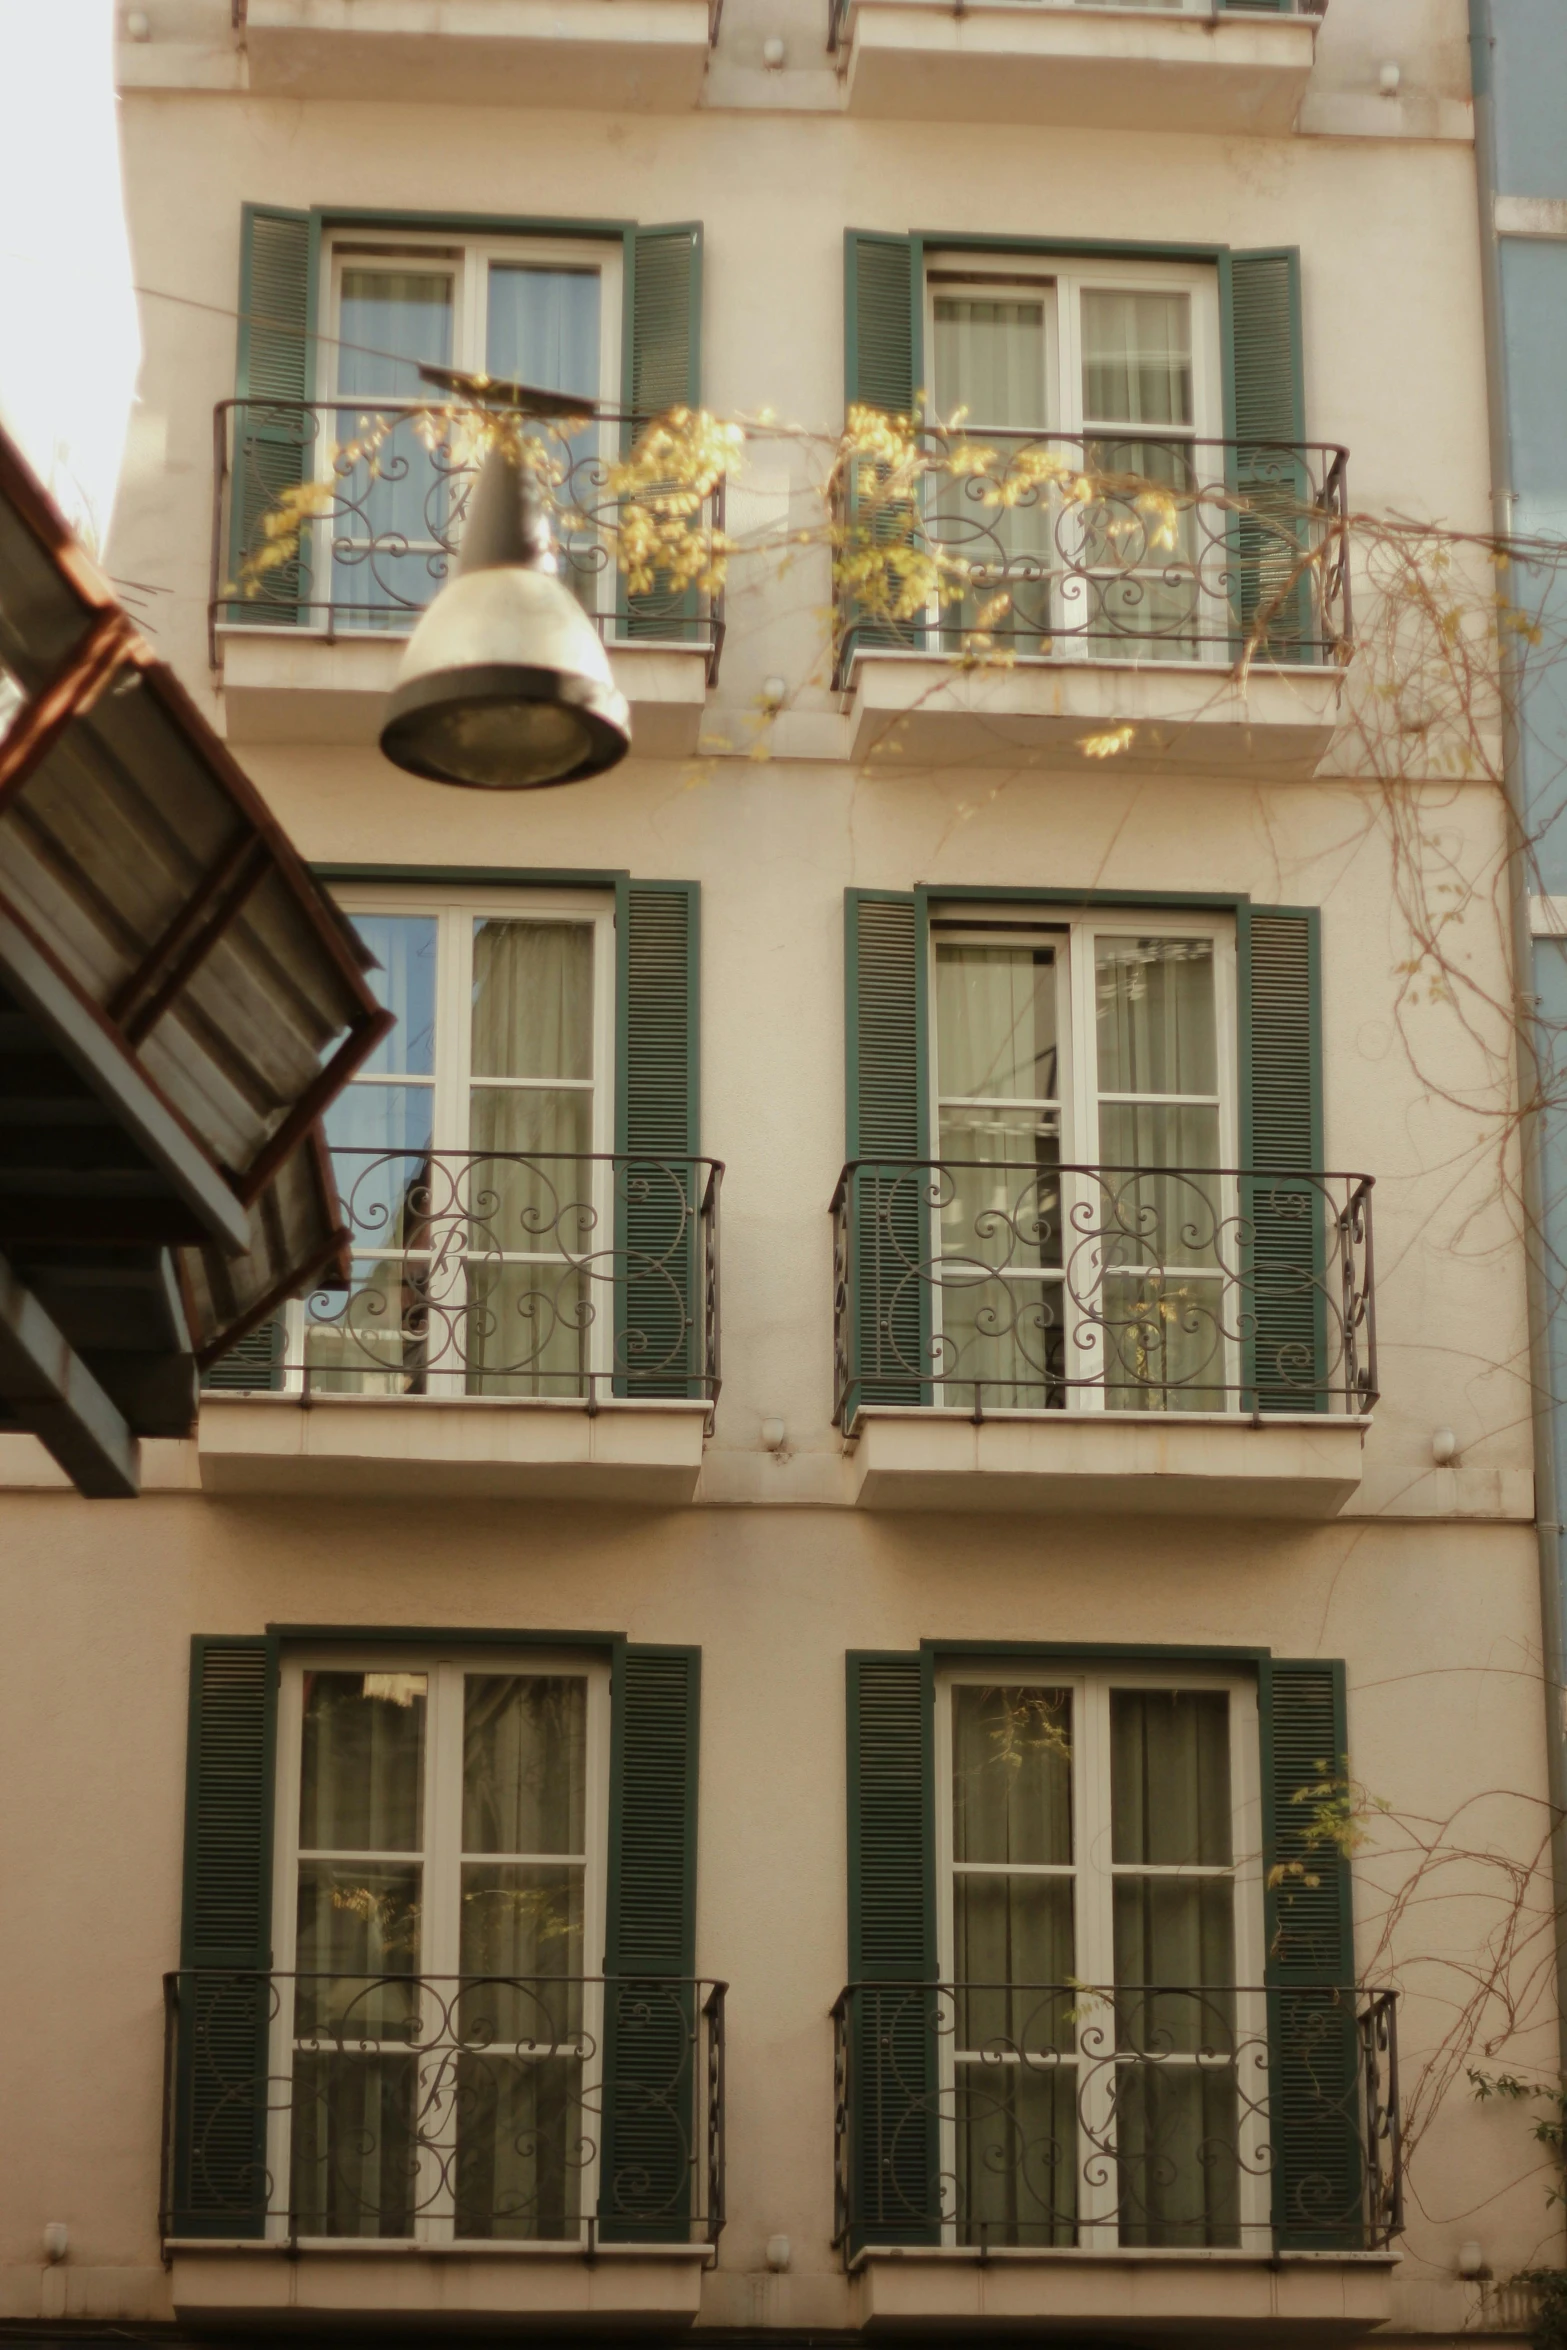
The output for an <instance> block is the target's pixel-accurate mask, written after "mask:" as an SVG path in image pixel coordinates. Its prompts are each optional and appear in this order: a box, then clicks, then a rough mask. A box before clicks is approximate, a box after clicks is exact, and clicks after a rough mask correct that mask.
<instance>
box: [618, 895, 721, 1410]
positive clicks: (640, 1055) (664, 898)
mask: <svg viewBox="0 0 1567 2350" xmlns="http://www.w3.org/2000/svg"><path fill="white" fill-rule="evenodd" d="M700 902H701V901H700V891H699V887H698V884H697V883H696V882H694V881H631V882H622V883H621V884H620V886H619V888H618V890H617V892H616V904H615V960H616V994H617V1006H616V1015H617V1016H616V1029H617V1053H616V1059H617V1070H616V1080H617V1083H616V1114H615V1148H616V1150H617V1151H619V1152H621V1153H623V1154H624V1159H623V1161H622V1163H621V1164H620V1165H619V1166H617V1168H616V1171H615V1200H616V1225H617V1236H616V1248H617V1271H618V1273H619V1278H618V1280H617V1281H616V1284H615V1392H616V1394H617V1395H663V1396H700V1395H702V1394H704V1393H705V1392H706V1390H705V1387H704V1385H703V1377H704V1370H705V1363H706V1349H705V1334H704V1329H703V1322H704V1313H703V1303H704V1299H703V1287H702V1265H701V1257H700V1241H701V1236H700V1231H699V1225H698V1219H699V1217H700V1214H701V1207H702V1196H703V1170H702V1169H701V1167H700V1166H699V1165H698V1164H697V1163H696V1160H695V1157H694V1156H693V1154H694V1153H695V1151H696V1150H697V1148H698V1140H699V1128H700V1119H699V1102H698V1092H699V1085H700V1075H701V1054H700V1046H699V1039H698V1022H699V1017H700V1001H701V987H700V962H699V948H700V940H699V921H698V916H699V910H700Z"/></svg>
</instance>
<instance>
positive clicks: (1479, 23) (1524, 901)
mask: <svg viewBox="0 0 1567 2350" xmlns="http://www.w3.org/2000/svg"><path fill="white" fill-rule="evenodd" d="M1491 10H1492V0H1469V60H1470V86H1471V89H1472V91H1473V95H1474V128H1475V183H1476V189H1477V193H1478V196H1479V205H1480V290H1481V299H1482V303H1483V306H1484V315H1485V388H1486V402H1487V406H1488V409H1489V412H1490V440H1491V527H1492V530H1493V531H1494V533H1495V534H1496V536H1497V537H1498V538H1499V539H1503V540H1506V539H1509V538H1511V536H1512V530H1513V512H1514V495H1513V488H1512V442H1511V436H1510V433H1509V431H1508V406H1507V351H1506V344H1505V341H1504V339H1503V333H1502V273H1501V255H1500V250H1499V245H1498V239H1497V234H1496V193H1497V167H1496V107H1495V96H1494V78H1495V77H1494V62H1495V31H1494V27H1493V21H1492V13H1491ZM1498 576H1499V577H1500V579H1502V580H1503V581H1504V582H1505V581H1506V580H1507V579H1508V577H1509V574H1508V573H1507V572H1506V571H1503V572H1501V573H1500V574H1499V575H1498ZM1502 662H1503V672H1502V686H1503V712H1502V719H1503V740H1502V772H1503V783H1504V788H1505V791H1506V796H1507V822H1508V826H1509V829H1510V831H1511V833H1512V843H1511V849H1512V853H1511V855H1510V857H1509V859H1508V870H1509V875H1510V887H1509V893H1508V894H1509V897H1510V900H1511V915H1512V978H1513V1000H1514V1002H1515V1004H1516V1005H1517V1008H1518V1018H1517V1019H1516V1021H1515V1023H1514V1033H1515V1036H1516V1039H1517V1072H1518V1096H1519V1100H1520V1102H1529V1101H1532V1100H1534V1099H1535V1097H1536V1095H1537V1093H1538V1090H1539V1085H1540V1077H1541V1067H1542V1063H1541V1056H1540V1051H1539V1044H1538V1033H1537V1030H1536V1027H1535V1024H1534V1021H1533V1018H1532V1017H1531V1015H1532V1014H1533V1012H1534V1010H1535V1007H1536V1004H1537V1001H1538V999H1537V996H1536V993H1535V984H1534V957H1535V946H1534V938H1533V935H1532V930H1531V925H1530V920H1529V858H1528V854H1527V842H1528V839H1529V805H1528V795H1527V790H1526V787H1525V780H1524V774H1523V759H1522V746H1521V740H1520V731H1519V726H1518V693H1519V688H1520V685H1521V682H1522V681H1521V679H1520V676H1519V673H1518V664H1517V662H1516V660H1515V659H1513V658H1512V657H1510V656H1509V655H1508V653H1507V651H1506V649H1505V647H1504V648H1503V653H1502ZM1519 1147H1520V1152H1521V1156H1522V1161H1523V1164H1522V1169H1521V1175H1522V1187H1523V1210H1524V1250H1525V1259H1524V1278H1525V1283H1526V1288H1527V1295H1528V1308H1529V1388H1530V1401H1531V1419H1532V1422H1533V1431H1534V1508H1535V1536H1536V1541H1537V1544H1538V1552H1539V1579H1540V1640H1541V1652H1542V1653H1541V1665H1542V1674H1543V1691H1544V1698H1545V1756H1546V1779H1547V1786H1548V1790H1549V1797H1550V1806H1551V1899H1552V1904H1553V1908H1554V1912H1555V1935H1554V1940H1555V1950H1556V2021H1557V2045H1558V2063H1559V2066H1560V2070H1561V2072H1562V2075H1563V2077H1564V2078H1567V1645H1564V1644H1567V1595H1564V1591H1563V1574H1562V1567H1563V1560H1562V1527H1561V1523H1560V1519H1561V1511H1560V1507H1559V1501H1560V1495H1559V1492H1558V1480H1557V1474H1556V1413H1555V1408H1554V1391H1555V1381H1554V1377H1553V1367H1552V1360H1551V1314H1552V1302H1553V1300H1552V1292H1553V1284H1552V1281H1551V1278H1550V1251H1549V1249H1548V1247H1547V1245H1546V1236H1545V1220H1544V1219H1545V1180H1544V1168H1543V1165H1542V1158H1543V1148H1544V1137H1543V1134H1542V1130H1541V1113H1540V1111H1539V1110H1533V1111H1531V1112H1530V1113H1529V1114H1528V1115H1527V1116H1525V1117H1524V1118H1523V1119H1522V1120H1521V1121H1520V1127H1519Z"/></svg>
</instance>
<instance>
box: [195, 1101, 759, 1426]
mask: <svg viewBox="0 0 1567 2350" xmlns="http://www.w3.org/2000/svg"><path fill="white" fill-rule="evenodd" d="M332 1161H333V1166H334V1168H335V1170H336V1174H337V1182H338V1189H339V1192H340V1194H341V1197H342V1205H343V1212H344V1221H345V1222H346V1224H347V1227H348V1232H349V1247H350V1251H351V1257H352V1265H353V1274H352V1280H351V1283H350V1286H349V1287H348V1288H347V1289H346V1290H343V1289H331V1288H322V1289H317V1290H314V1291H312V1292H311V1293H309V1294H308V1295H307V1296H306V1297H305V1298H304V1300H303V1301H302V1302H301V1303H300V1304H298V1305H296V1306H293V1307H290V1308H288V1309H287V1310H286V1311H285V1312H284V1313H283V1314H281V1315H279V1316H278V1318H277V1319H276V1321H274V1322H272V1323H269V1324H268V1325H266V1327H265V1329H264V1330H262V1331H258V1332H256V1333H255V1334H254V1335H253V1336H252V1338H250V1339H247V1340H244V1341H242V1342H241V1344H240V1346H239V1347H237V1348H236V1349H235V1350H234V1352H233V1354H231V1355H229V1356H227V1357H225V1359H224V1360H223V1361H222V1362H220V1363H219V1364H217V1365H216V1366H215V1367H214V1369H213V1370H212V1371H210V1372H209V1373H208V1374H207V1379H206V1384H207V1386H208V1387H209V1388H219V1389H225V1388H226V1389H250V1390H255V1389H272V1390H281V1391H283V1392H289V1391H293V1392H296V1393H302V1394H313V1395H421V1396H430V1395H434V1396H442V1395H444V1396H461V1395H472V1396H510V1397H524V1398H527V1397H531V1398H542V1399H549V1398H554V1399H556V1400H563V1401H568V1402H569V1401H571V1400H573V1399H577V1400H580V1401H582V1402H584V1403H586V1404H587V1405H588V1407H589V1408H590V1409H591V1408H593V1407H594V1406H595V1405H596V1404H597V1403H598V1402H599V1400H600V1399H601V1398H603V1397H605V1396H615V1395H619V1396H646V1397H663V1398H666V1399H677V1400H678V1399H682V1398H683V1399H686V1400H693V1399H696V1400H705V1401H706V1402H707V1404H708V1405H709V1407H711V1406H712V1405H713V1404H714V1403H715V1402H716V1401H717V1397H718V1390H719V1379H720V1361H719V1314H718V1198H719V1188H720V1185H721V1183H722V1181H723V1172H724V1170H723V1167H722V1164H721V1163H720V1162H719V1161H718V1160H716V1159H702V1158H690V1159H675V1158H670V1159H663V1158H643V1157H634V1156H629V1155H627V1154H625V1153H613V1154H612V1153H596V1154H586V1155H569V1154H566V1153H559V1152H548V1151H533V1152H527V1153H524V1152H520V1151H421V1150H406V1151H379V1150H364V1149H350V1148H346V1147H344V1146H341V1145H339V1146H337V1147H336V1148H334V1150H333V1153H332ZM709 1419H710V1420H711V1410H710V1412H709Z"/></svg>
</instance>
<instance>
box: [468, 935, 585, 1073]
mask: <svg viewBox="0 0 1567 2350" xmlns="http://www.w3.org/2000/svg"><path fill="white" fill-rule="evenodd" d="M473 1074H474V1076H475V1077H591V1076H592V1075H593V929H592V925H591V924H590V923H586V922H489V921H485V922H476V923H475V924H474V926H473Z"/></svg>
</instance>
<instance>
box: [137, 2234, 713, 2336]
mask: <svg viewBox="0 0 1567 2350" xmlns="http://www.w3.org/2000/svg"><path fill="white" fill-rule="evenodd" d="M168 2250H169V2256H170V2274H171V2279H172V2284H173V2295H174V2315H175V2318H176V2321H177V2322H178V2323H180V2324H184V2325H206V2326H223V2327H228V2326H234V2327H246V2326H258V2327H274V2326H276V2327H281V2328H284V2329H290V2328H293V2327H298V2328H300V2329H309V2328H314V2327H326V2328H332V2329H336V2328H337V2327H344V2328H347V2327H360V2328H363V2327H369V2326H375V2327H377V2328H385V2327H386V2326H388V2325H395V2326H398V2327H406V2326H409V2325H418V2324H421V2323H422V2324H432V2323H439V2324H440V2325H442V2326H453V2327H455V2328H457V2329H459V2330H462V2329H465V2328H472V2329H474V2330H476V2331H477V2330H483V2329H493V2328H494V2327H496V2326H519V2325H520V2326H524V2327H527V2328H529V2329H530V2330H531V2329H532V2328H534V2327H536V2326H547V2325H559V2326H566V2327H575V2326H589V2327H592V2328H593V2329H594V2330H595V2331H597V2330H603V2329H613V2330H619V2329H622V2328H624V2329H625V2330H626V2331H628V2332H633V2331H636V2330H637V2329H639V2328H642V2327H654V2328H659V2329H664V2330H667V2329H669V2328H672V2327H673V2328H680V2327H684V2326H688V2325H689V2324H690V2323H691V2321H692V2319H693V2318H694V2317H695V2316H696V2314H697V2311H698V2309H699V2307H700V2305H701V2298H702V2271H703V2269H704V2268H705V2267H707V2266H708V2265H709V2264H710V2263H711V2260H712V2257H713V2255H712V2252H711V2250H710V2249H709V2248H708V2246H706V2245H705V2244H658V2245H637V2246H621V2245H600V2246H598V2247H596V2248H595V2251H594V2253H593V2254H592V2256H591V2257H590V2256H589V2255H588V2253H587V2252H586V2251H585V2250H584V2249H583V2248H582V2246H580V2245H578V2244H526V2245H522V2244H519V2245H516V2246H507V2247H504V2248H496V2247H490V2246H486V2247H485V2248H484V2249H482V2250H475V2249H473V2248H472V2247H469V2246H462V2245H452V2246H441V2247H436V2246H430V2245H423V2244H355V2243H333V2244H320V2245H308V2246H304V2247H301V2248H298V2249H296V2248H295V2247H294V2246H293V2245H290V2244H287V2243H275V2244H257V2243H243V2244H224V2243H212V2244H205V2243H201V2244H198V2243H190V2242H186V2243H183V2244H182V2243H175V2244H173V2245H171V2246H170V2247H168Z"/></svg>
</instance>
